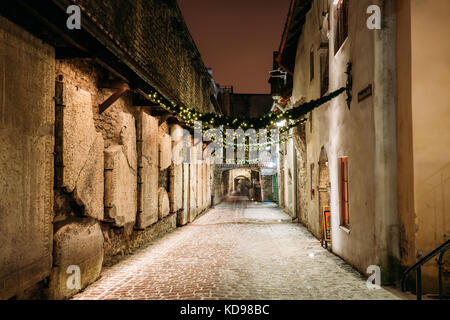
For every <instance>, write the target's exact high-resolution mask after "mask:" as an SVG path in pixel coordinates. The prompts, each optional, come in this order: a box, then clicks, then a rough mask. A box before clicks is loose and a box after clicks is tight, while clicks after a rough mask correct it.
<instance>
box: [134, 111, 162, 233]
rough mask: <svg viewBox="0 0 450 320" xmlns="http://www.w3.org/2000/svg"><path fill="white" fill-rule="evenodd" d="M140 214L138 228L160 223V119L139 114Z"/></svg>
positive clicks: (142, 112) (142, 113) (141, 112)
mask: <svg viewBox="0 0 450 320" xmlns="http://www.w3.org/2000/svg"><path fill="white" fill-rule="evenodd" d="M137 150H138V213H137V219H136V227H137V228H138V229H144V228H146V227H148V226H150V225H151V224H153V223H155V222H157V221H158V174H159V169H158V119H157V118H155V117H152V116H150V115H148V114H147V113H145V112H144V111H142V110H141V111H139V112H138V113H137Z"/></svg>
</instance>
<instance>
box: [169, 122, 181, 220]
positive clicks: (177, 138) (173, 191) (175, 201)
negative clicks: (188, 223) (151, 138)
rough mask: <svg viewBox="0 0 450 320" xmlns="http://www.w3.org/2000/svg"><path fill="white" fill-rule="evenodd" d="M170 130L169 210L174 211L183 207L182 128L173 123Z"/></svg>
mask: <svg viewBox="0 0 450 320" xmlns="http://www.w3.org/2000/svg"><path fill="white" fill-rule="evenodd" d="M170 131H171V137H172V155H173V160H174V161H172V164H171V166H170V196H169V197H170V211H171V212H172V213H176V212H178V211H179V210H181V209H182V208H183V164H182V161H183V158H182V157H183V148H182V147H183V130H182V128H181V127H180V126H179V125H173V126H171V128H170ZM175 153H176V154H175Z"/></svg>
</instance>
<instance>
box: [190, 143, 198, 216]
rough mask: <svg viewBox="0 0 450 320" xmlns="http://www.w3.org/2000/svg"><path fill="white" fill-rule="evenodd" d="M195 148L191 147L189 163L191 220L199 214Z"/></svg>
mask: <svg viewBox="0 0 450 320" xmlns="http://www.w3.org/2000/svg"><path fill="white" fill-rule="evenodd" d="M194 150H195V148H191V152H190V153H191V157H190V163H189V191H190V194H189V222H192V221H194V219H195V217H196V215H197V160H196V159H197V157H196V153H195V151H194Z"/></svg>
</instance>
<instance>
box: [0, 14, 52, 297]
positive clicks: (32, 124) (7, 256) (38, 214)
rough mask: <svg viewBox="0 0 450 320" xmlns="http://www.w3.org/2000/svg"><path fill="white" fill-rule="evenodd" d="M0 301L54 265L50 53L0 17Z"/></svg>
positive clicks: (50, 50) (31, 37)
mask: <svg viewBox="0 0 450 320" xmlns="http://www.w3.org/2000/svg"><path fill="white" fill-rule="evenodd" d="M0 48H1V49H0V52H1V53H0V199H1V200H0V299H8V298H11V297H12V296H17V295H19V294H20V293H21V291H23V290H25V289H27V288H28V287H31V286H33V285H34V284H35V283H37V282H39V281H41V280H42V279H44V278H45V277H47V276H48V275H49V274H50V270H51V265H52V256H51V254H52V253H51V252H52V234H53V232H52V218H53V172H54V169H53V151H54V137H53V130H54V101H53V99H52V98H53V97H54V88H55V81H54V70H55V62H54V50H53V48H51V47H50V46H48V45H46V44H45V43H43V42H42V41H40V40H39V39H37V38H35V37H33V36H31V35H30V34H29V33H27V32H25V31H24V30H22V29H20V28H19V27H17V26H16V25H14V24H12V23H11V22H9V21H7V20H6V19H4V18H3V17H1V16H0Z"/></svg>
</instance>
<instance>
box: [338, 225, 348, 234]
mask: <svg viewBox="0 0 450 320" xmlns="http://www.w3.org/2000/svg"><path fill="white" fill-rule="evenodd" d="M339 229H341V230H342V231H344V232H345V233H346V234H350V229H349V228H347V227H344V226H339Z"/></svg>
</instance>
